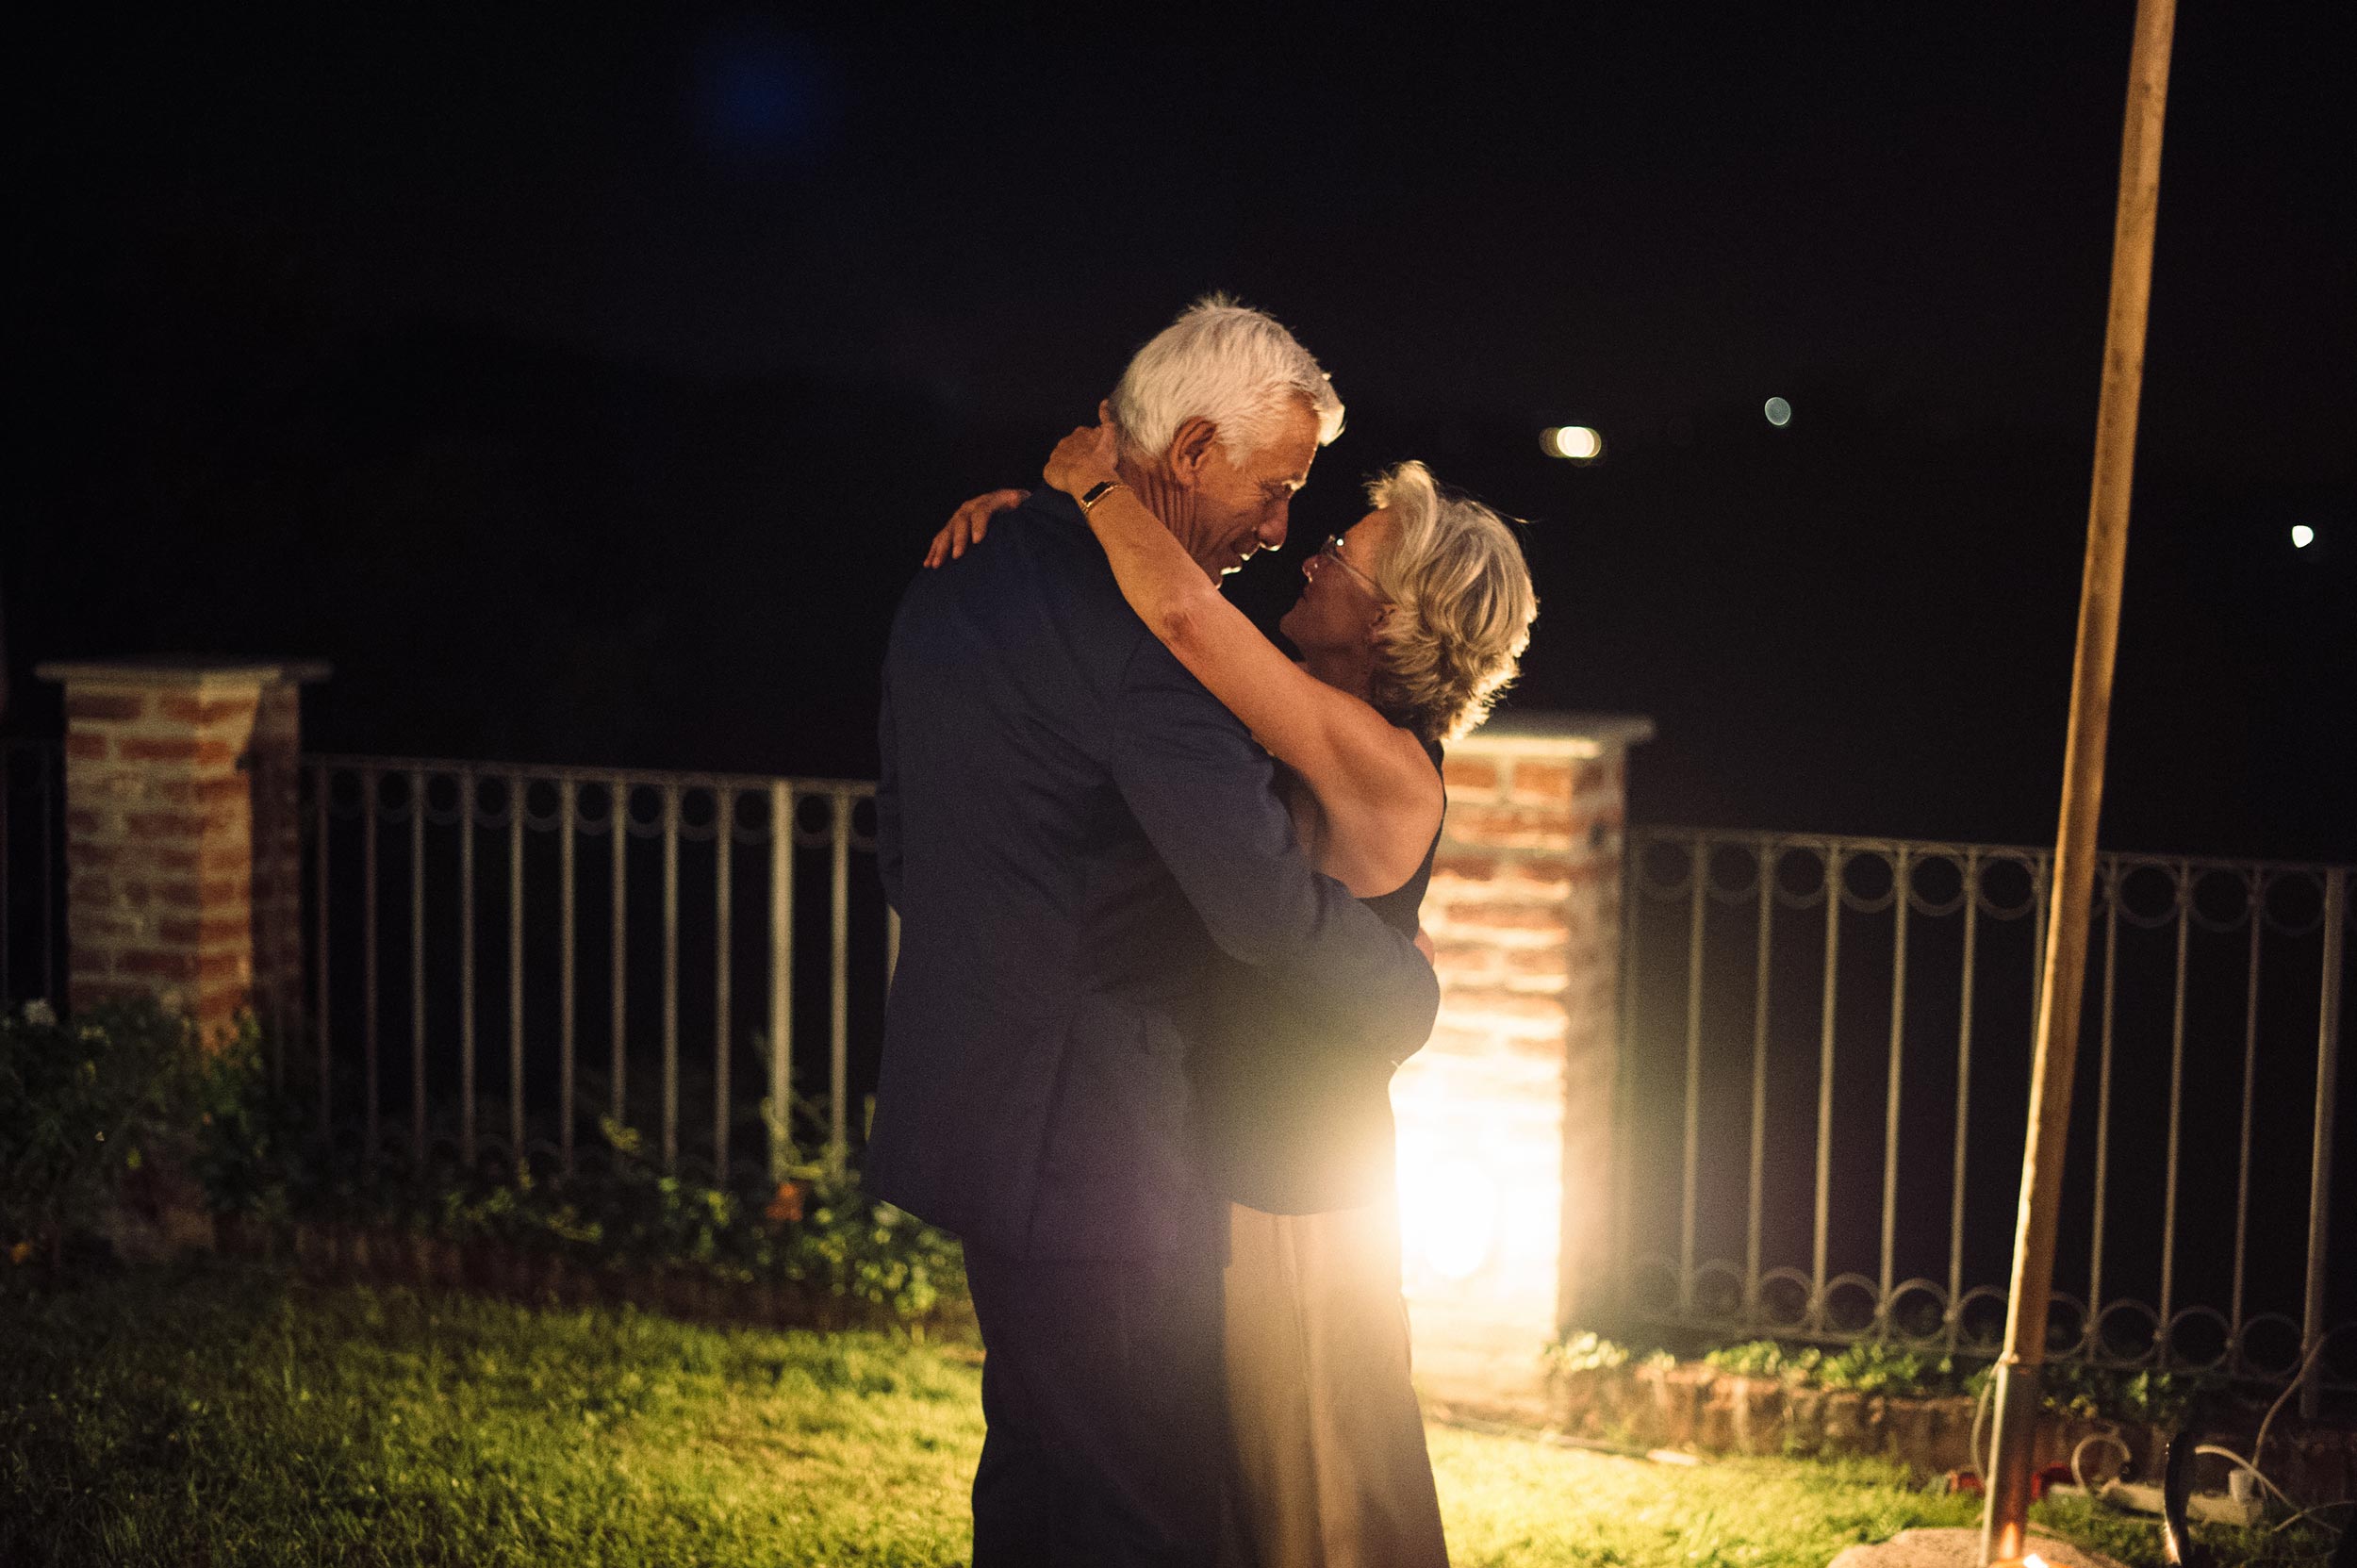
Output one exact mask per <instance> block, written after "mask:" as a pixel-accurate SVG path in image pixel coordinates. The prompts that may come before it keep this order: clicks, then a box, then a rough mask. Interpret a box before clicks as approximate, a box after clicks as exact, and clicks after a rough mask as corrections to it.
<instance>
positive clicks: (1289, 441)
mask: <svg viewBox="0 0 2357 1568" xmlns="http://www.w3.org/2000/svg"><path fill="white" fill-rule="evenodd" d="M1317 453H1318V417H1317V415H1316V413H1315V412H1313V411H1312V410H1311V409H1310V404H1309V402H1308V400H1306V399H1301V400H1296V401H1294V402H1293V403H1291V404H1287V405H1286V409H1285V413H1284V415H1283V417H1282V418H1281V419H1279V421H1277V433H1276V435H1275V437H1273V438H1272V439H1270V440H1269V441H1268V442H1266V443H1265V444H1264V445H1262V446H1261V450H1260V451H1258V452H1251V453H1246V454H1244V459H1243V461H1242V462H1240V463H1230V462H1229V461H1228V453H1227V451H1226V450H1225V449H1224V448H1223V449H1221V450H1220V451H1217V452H1214V453H1212V454H1211V455H1210V456H1209V457H1208V458H1207V459H1206V460H1205V461H1204V462H1203V464H1202V465H1201V467H1200V468H1199V469H1198V470H1196V482H1195V527H1194V528H1193V529H1192V530H1191V531H1190V532H1192V533H1193V534H1194V535H1195V536H1194V537H1193V538H1185V539H1181V540H1180V541H1179V542H1180V543H1182V544H1184V545H1185V546H1186V547H1187V553H1188V554H1189V555H1191V556H1193V557H1194V558H1195V565H1197V566H1199V567H1201V568H1202V569H1204V570H1205V571H1206V572H1208V573H1209V574H1210V575H1211V577H1213V578H1219V577H1223V576H1225V575H1226V574H1228V572H1231V571H1233V570H1235V569H1237V568H1238V567H1240V566H1242V565H1244V562H1245V561H1246V560H1248V559H1249V558H1250V557H1251V555H1252V553H1254V552H1255V551H1259V550H1275V549H1277V547H1278V546H1279V545H1282V544H1283V543H1284V542H1285V524H1286V520H1287V518H1288V517H1289V515H1290V513H1291V511H1292V508H1293V499H1294V491H1295V490H1297V489H1299V488H1301V487H1302V486H1304V485H1306V484H1308V483H1309V481H1310V461H1311V459H1313V458H1315V457H1316V456H1317Z"/></svg>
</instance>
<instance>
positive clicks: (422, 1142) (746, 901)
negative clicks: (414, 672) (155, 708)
mask: <svg viewBox="0 0 2357 1568" xmlns="http://www.w3.org/2000/svg"><path fill="white" fill-rule="evenodd" d="M304 774H305V822H306V832H305V838H306V853H307V866H306V868H305V871H306V875H305V882H306V887H307V899H308V906H309V907H308V910H307V912H306V920H307V923H308V931H307V933H306V935H307V940H306V943H305V947H306V949H308V950H307V952H306V961H307V965H308V973H307V976H306V983H307V984H308V986H309V988H310V990H311V997H312V1002H311V1009H310V1011H311V1012H312V1014H313V1017H314V1020H315V1024H314V1029H313V1032H312V1038H311V1041H310V1048H311V1050H312V1051H313V1052H314V1053H315V1058H314V1061H313V1063H312V1068H313V1073H314V1075H315V1077H316V1080H317V1086H318V1093H317V1103H318V1115H319V1122H320V1127H321V1131H327V1132H345V1131H348V1132H349V1134H350V1135H352V1136H354V1137H356V1138H357V1139H358V1140H359V1147H360V1148H361V1149H362V1150H363V1153H364V1158H365V1160H366V1162H367V1164H368V1165H369V1167H370V1168H371V1169H372V1170H373V1169H377V1168H381V1167H386V1166H405V1167H410V1168H418V1167H423V1166H426V1165H428V1164H434V1163H437V1162H453V1161H454V1162H456V1163H458V1164H463V1165H465V1166H467V1167H469V1168H501V1169H511V1170H512V1169H513V1168H515V1167H516V1165H517V1164H519V1163H524V1164H536V1165H539V1166H541V1167H544V1168H548V1169H552V1170H553V1171H556V1172H561V1173H566V1174H569V1173H571V1172H572V1171H573V1170H574V1169H575V1168H576V1165H577V1164H579V1163H580V1162H581V1161H583V1160H585V1159H594V1158H602V1157H606V1156H609V1155H610V1154H611V1153H612V1149H611V1148H610V1147H608V1144H609V1141H610V1139H611V1138H612V1137H613V1136H614V1135H615V1134H616V1133H618V1132H621V1131H623V1130H632V1131H634V1132H635V1135H636V1136H638V1137H642V1138H644V1139H645V1140H646V1142H647V1144H648V1145H649V1146H650V1147H649V1152H650V1153H651V1154H652V1155H653V1156H654V1157H656V1158H658V1159H659V1160H660V1162H661V1163H662V1164H663V1165H664V1167H665V1168H667V1169H670V1170H684V1171H691V1172H699V1173H701V1174H703V1175H705V1176H708V1177H726V1178H742V1177H749V1176H757V1175H759V1174H760V1173H762V1172H764V1171H766V1172H768V1173H770V1174H773V1175H774V1174H775V1173H777V1172H778V1171H779V1170H781V1169H782V1168H783V1167H784V1166H785V1165H787V1164H792V1163H794V1162H796V1161H798V1160H799V1159H800V1158H801V1157H802V1151H804V1150H809V1151H812V1152H822V1153H823V1157H824V1158H825V1160H826V1161H827V1162H829V1163H830V1164H832V1165H834V1166H836V1167H838V1168H839V1167H840V1166H841V1165H842V1164H843V1163H844V1162H845V1160H846V1159H847V1158H848V1156H849V1151H850V1149H851V1147H852V1145H853V1142H854V1139H855V1137H856V1136H857V1135H858V1134H859V1133H860V1132H861V1131H863V1130H862V1128H861V1127H860V1126H859V1125H858V1123H857V1121H856V1120H855V1119H854V1117H853V1114H852V1107H853V1106H854V1104H855V1103H856V1102H857V1100H858V1098H859V1092H860V1090H861V1088H862V1084H863V1081H864V1080H865V1081H872V1071H873V1069H872V1063H873V1058H874V1055H875V1051H874V1042H875V1040H876V1039H877V1038H878V1037H879V1036H880V1033H881V1017H882V1001H883V995H882V993H883V988H884V984H885V982H887V980H888V978H889V974H890V967H891V964H892V961H893V959H894V957H895V956H896V954H897V949H898V919H897V917H896V916H893V915H892V913H891V912H890V911H889V910H888V909H887V908H885V906H884V903H883V900H882V896H881V892H880V891H879V890H878V889H877V888H876V886H875V879H874V877H872V876H869V875H861V876H857V877H855V876H854V875H853V862H854V860H855V859H858V858H864V857H865V856H866V855H868V854H871V853H872V852H873V850H874V839H873V834H872V824H871V823H870V822H869V821H868V820H867V819H868V818H869V817H872V803H871V802H872V797H873V795H874V792H875V786H874V785H873V784H865V783H856V782H849V781H842V780H830V779H789V778H766V777H752V776H739V775H725V774H707V773H670V772H647V771H641V770H628V769H608V768H576V767H511V766H505V765H493V764H480V763H468V762H447V761H425V760H414V759H404V758H390V757H352V756H314V757H310V758H307V759H306V760H305V767H304ZM814 886H815V889H816V898H815V899H814V898H813V897H812V896H811V890H812V889H813V888H814ZM814 905H815V906H816V908H815V909H814V907H813V906H814ZM813 1036H816V1038H818V1039H819V1040H822V1041H823V1042H824V1046H825V1056H824V1067H823V1074H822V1073H821V1072H820V1070H819V1069H818V1068H817V1067H816V1066H815V1065H805V1064H804V1062H803V1060H802V1057H803V1056H804V1055H806V1054H808V1053H806V1052H803V1051H801V1050H800V1049H799V1044H800V1042H802V1041H804V1040H807V1039H810V1038H812V1037H813ZM486 1058H487V1060H486ZM602 1127H603V1128H605V1129H607V1131H605V1133H604V1134H603V1135H601V1132H600V1129H601V1128H602Z"/></svg>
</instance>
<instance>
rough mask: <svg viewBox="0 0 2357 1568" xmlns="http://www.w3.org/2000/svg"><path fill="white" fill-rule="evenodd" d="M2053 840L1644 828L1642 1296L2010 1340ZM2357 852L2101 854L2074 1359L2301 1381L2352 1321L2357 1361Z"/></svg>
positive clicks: (1918, 1335)
mask: <svg viewBox="0 0 2357 1568" xmlns="http://www.w3.org/2000/svg"><path fill="white" fill-rule="evenodd" d="M2050 858H2051V857H2050V855H2049V854H2048V853H2047V852H2045V851H2041V850H2026V849H2012V848H2001V847H1990V846H1982V845H1960V844H1940V843H1925V842H1911V841H1900V840H1889V839H1867V838H1823V837H1809V836H1797V835H1789V834H1755V833H1732V832H1710V831H1689V830H1663V829H1641V830H1634V831H1632V833H1631V834H1630V837H1629V860H1628V897H1627V900H1626V902H1625V909H1626V916H1625V922H1626V929H1625V932H1624V948H1623V964H1624V976H1623V983H1624V991H1623V995H1624V1006H1623V1011H1622V1018H1623V1025H1622V1028H1623V1041H1622V1062H1621V1072H1620V1075H1619V1081H1620V1085H1621V1088H1620V1092H1619V1096H1618V1105H1617V1107H1616V1109H1617V1112H1618V1116H1619V1123H1620V1127H1621V1131H1622V1136H1621V1138H1620V1140H1619V1146H1618V1147H1619V1148H1620V1150H1621V1170H1620V1180H1619V1182H1618V1188H1619V1201H1618V1205H1617V1208H1618V1212H1617V1213H1616V1215H1615V1219H1616V1222H1617V1225H1618V1227H1619V1230H1618V1232H1617V1233H1618V1235H1619V1237H1620V1239H1621V1241H1622V1243H1623V1245H1622V1246H1621V1248H1620V1255H1621V1257H1622V1258H1623V1260H1624V1269H1625V1276H1624V1300H1625V1301H1626V1302H1627V1303H1628V1304H1629V1307H1630V1310H1631V1311H1632V1312H1634V1313H1635V1314H1636V1315H1638V1316H1640V1317H1641V1318H1644V1319H1647V1320H1650V1321H1655V1322H1659V1323H1666V1324H1673V1325H1680V1326H1686V1327H1689V1328H1694V1329H1706V1330H1708V1331H1710V1332H1713V1333H1717V1334H1722V1335H1723V1334H1726V1333H1729V1332H1740V1333H1758V1334H1769V1335H1776V1336H1783V1337H1794V1338H1804V1339H1815V1340H1821V1341H1828V1342H1842V1341H1855V1340H1862V1339H1868V1338H1883V1339H1888V1340H1892V1341H1896V1342H1899V1343H1903V1344H1908V1345H1920V1346H1926V1347H1940V1348H1946V1349H1950V1350H1966V1351H1972V1350H1984V1351H1991V1352H1993V1350H1994V1349H1995V1348H1996V1346H1997V1344H1998V1341H1999V1337H2000V1333H2001V1330H2002V1327H2003V1312H2004V1305H2005V1292H2004V1289H2003V1280H2004V1279H2005V1278H2006V1269H2007V1266H2008V1263H2009V1255H2010V1246H2011V1241H2012V1234H2013V1226H2012V1213H2013V1207H2014V1202H2015V1198H2016V1195H2017V1191H2018V1182H2019V1159H2020V1147H2021V1131H2020V1130H2021V1127H2022V1125H2023V1118H2024V1115H2025V1114H2026V1108H2027V1104H2028V1098H2029V1082H2028V1078H2029V1074H2028V1067H2029V1054H2030V1043H2031V1039H2032V1036H2033V1033H2034V1029H2033V1023H2034V1019H2033V1016H2032V1014H2033V1011H2034V1009H2035V1007H2036V997H2037V986H2038V965H2039V962H2040V953H2041V951H2042V949H2043V946H2044V932H2043V929H2042V928H2043V926H2044V923H2045V918H2046V903H2047V887H2048V881H2047V879H2048V874H2049V869H2050V867H2049V861H2050ZM2349 882H2350V868H2349V867H2339V866H2316V865H2285V864H2263V863H2257V862H2242V861H2219V860H2200V859H2191V858H2185V857H2157V856H2145V855H2121V854H2113V855H2106V856H2104V857H2102V863H2101V868H2100V873H2099V877H2098V885H2097V889H2096V902H2095V907H2094V913H2093V919H2094V922H2095V926H2096V931H2095V933H2093V934H2094V935H2095V938H2096V940H2095V941H2094V943H2093V945H2092V948H2091V956H2092V961H2093V963H2094V965H2095V966H2097V971H2096V972H2095V973H2094V974H2092V975H2091V976H2090V982H2091V983H2090V984H2089V985H2088V987H2087V994H2086V1002H2085V1014H2084V1015H2083V1021H2082V1039H2083V1040H2084V1041H2085V1045H2084V1046H2083V1048H2082V1050H2081V1053H2080V1058H2079V1074H2078V1082H2077V1086H2076V1093H2075V1094H2074V1097H2073V1105H2072V1121H2073V1127H2072V1131H2071V1137H2070V1151H2069V1180H2068V1187H2067V1190H2068V1193H2069V1197H2068V1198H2067V1200H2066V1213H2065V1221H2064V1230H2063V1235H2062V1242H2061V1247H2060V1254H2059V1257H2058V1262H2057V1265H2056V1279H2057V1287H2058V1288H2057V1291H2056V1294H2055V1296H2054V1302H2053V1310H2052V1327H2051V1329H2050V1334H2049V1340H2050V1353H2051V1354H2052V1355H2054V1356H2055V1357H2056V1358H2058V1359H2075V1360H2081V1361H2085V1362H2095V1363H2099V1364H2107V1365H2114V1366H2123V1367H2124V1366H2150V1367H2156V1368H2165V1369H2174V1370H2191V1369H2202V1370H2217V1371H2220V1372H2223V1373H2226V1374H2228V1375H2230V1376H2236V1377H2246V1378H2268V1379H2276V1380H2281V1379H2284V1378H2290V1377H2292V1376H2293V1375H2295V1374H2296V1373H2297V1371H2298V1370H2299V1366H2300V1365H2301V1363H2302V1362H2303V1360H2304V1359H2305V1357H2306V1356H2307V1355H2308V1353H2309V1352H2310V1351H2313V1350H2316V1349H2317V1347H2318V1345H2319V1344H2320V1342H2323V1341H2325V1340H2327V1339H2328V1338H2330V1339H2331V1341H2332V1343H2331V1344H2330V1345H2326V1346H2325V1348H2324V1352H2323V1355H2322V1358H2321V1361H2322V1371H2321V1372H2320V1374H2319V1378H2320V1379H2321V1380H2327V1381H2330V1382H2331V1383H2332V1384H2333V1385H2336V1386H2344V1387H2349V1386H2357V1322H2352V1319H2351V1315H2350V1314H2351V1312H2352V1308H2357V1267H2353V1266H2352V1252H2357V1249H2352V1248H2351V1247H2350V1246H2349V1245H2348V1243H2349V1238H2348V1237H2347V1236H2346V1235H2344V1237H2343V1238H2342V1240H2343V1245H2342V1247H2341V1249H2340V1251H2339V1253H2338V1254H2335V1253H2334V1252H2333V1251H2332V1248H2331V1246H2330V1241H2331V1238H2330V1234H2329V1232H2330V1220H2331V1217H2332V1214H2333V1213H2334V1212H2335V1210H2336V1207H2337V1209H2338V1212H2339V1213H2343V1214H2348V1213H2357V1203H2352V1202H2351V1201H2350V1192H2349V1189H2350V1188H2351V1186H2352V1182H2351V1180H2349V1179H2350V1177H2351V1175H2352V1172H2351V1170H2350V1169H2349V1164H2350V1163H2349V1162H2344V1163H2343V1165H2342V1168H2341V1169H2340V1170H2339V1172H2338V1173H2337V1175H2336V1173H2335V1171H2334V1168H2333V1163H2332V1154H2333V1147H2334V1139H2335V1136H2336V1131H2335V1130H2336V1126H2337V1125H2339V1124H2338V1121H2337V1117H2338V1114H2339V1113H2340V1112H2341V1111H2343V1110H2346V1109H2347V1107H2345V1106H2343V1105H2342V1104H2341V1103H2340V1102H2341V1101H2342V1100H2343V1099H2345V1098H2348V1090H2347V1086H2346V1085H2343V1084H2340V1083H2339V1082H2338V1081H2337V1058H2338V1049H2339V1014H2340V1001H2341V998H2342V995H2343V993H2344V991H2345V990H2346V988H2347V985H2348V968H2349V957H2348V949H2349V945H2348V942H2347V933H2348V928H2349V924H2350V920H2351V914H2352V912H2351V910H2350V907H2349ZM2344 1229H2345V1230H2346V1225H2345V1226H2344ZM2303 1234H2304V1236H2305V1238H2306V1245H2305V1246H2304V1247H2303V1246H2298V1245H2286V1241H2287V1239H2288V1238H2291V1237H2294V1236H2299V1235H2303ZM2066 1287H2067V1288H2066ZM2316 1386H2317V1379H2312V1380H2311V1383H2310V1387H2311V1389H2312V1390H2313V1389H2314V1388H2315V1387H2316Z"/></svg>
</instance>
